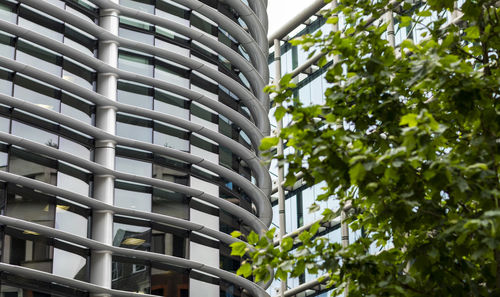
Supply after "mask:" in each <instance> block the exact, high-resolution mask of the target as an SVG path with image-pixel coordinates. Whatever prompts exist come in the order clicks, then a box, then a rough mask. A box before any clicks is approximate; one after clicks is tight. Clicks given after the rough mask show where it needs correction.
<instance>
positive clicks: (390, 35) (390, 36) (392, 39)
mask: <svg viewBox="0 0 500 297" xmlns="http://www.w3.org/2000/svg"><path fill="white" fill-rule="evenodd" d="M385 20H386V22H387V23H388V24H389V25H388V26H387V41H389V45H390V46H392V47H395V46H396V36H395V35H394V15H393V12H392V6H391V7H389V10H388V11H387V12H386V13H385Z"/></svg>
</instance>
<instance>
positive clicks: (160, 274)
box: [151, 263, 189, 297]
mask: <svg viewBox="0 0 500 297" xmlns="http://www.w3.org/2000/svg"><path fill="white" fill-rule="evenodd" d="M151 294H152V295H158V296H176V297H188V296H189V275H188V272H187V270H182V269H179V268H174V267H169V266H168V265H162V264H160V263H153V267H152V268H151Z"/></svg>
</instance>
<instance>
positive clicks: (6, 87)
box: [0, 49, 13, 96]
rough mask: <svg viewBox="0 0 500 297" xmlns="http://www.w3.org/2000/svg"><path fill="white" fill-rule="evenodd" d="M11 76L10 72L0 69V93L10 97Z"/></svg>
mask: <svg viewBox="0 0 500 297" xmlns="http://www.w3.org/2000/svg"><path fill="white" fill-rule="evenodd" d="M0 50H1V49H0ZM0 54H1V53H0ZM12 76H13V75H12V73H11V72H8V71H6V70H3V69H0V93H1V94H4V95H9V96H10V95H12Z"/></svg>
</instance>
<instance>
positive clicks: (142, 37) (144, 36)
mask: <svg viewBox="0 0 500 297" xmlns="http://www.w3.org/2000/svg"><path fill="white" fill-rule="evenodd" d="M118 35H120V36H121V37H123V38H127V39H131V40H133V41H135V42H142V43H146V44H150V45H153V44H154V36H153V34H148V33H143V32H139V31H136V30H130V29H127V28H124V27H123V26H121V27H120V29H119V30H118Z"/></svg>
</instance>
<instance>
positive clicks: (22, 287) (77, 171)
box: [0, 0, 272, 297]
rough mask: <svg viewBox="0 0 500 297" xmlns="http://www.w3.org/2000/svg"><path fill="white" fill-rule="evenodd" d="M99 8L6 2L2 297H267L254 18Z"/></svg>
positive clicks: (221, 11) (0, 44)
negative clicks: (251, 252)
mask: <svg viewBox="0 0 500 297" xmlns="http://www.w3.org/2000/svg"><path fill="white" fill-rule="evenodd" d="M108 2H109V3H108V4H109V5H108V6H106V7H99V3H100V2H99V1H93V0H64V1H63V0H50V1H48V0H47V1H27V2H24V1H16V0H0V260H1V262H0V296H2V297H4V296H5V297H14V296H19V297H21V296H89V295H94V294H103V296H112V295H114V294H118V293H120V294H123V293H124V292H130V293H141V294H149V295H156V296H179V297H184V296H186V297H187V296H200V295H201V294H203V295H204V296H207V297H217V296H226V297H227V296H248V294H250V295H251V296H266V293H265V291H264V289H263V288H260V287H256V286H255V285H254V284H253V283H252V282H251V281H250V280H247V279H244V278H241V277H237V278H236V279H233V278H232V277H228V275H227V274H226V273H225V272H224V271H223V270H226V271H230V272H232V273H235V271H236V270H237V269H238V267H239V265H240V259H239V258H236V257H233V256H231V255H230V248H229V244H231V243H232V242H233V240H232V239H231V238H230V237H229V236H227V234H229V233H231V232H232V231H234V230H240V231H242V232H243V233H248V232H250V230H255V231H257V232H265V230H266V229H267V227H268V226H269V224H270V223H271V214H272V211H271V206H270V204H269V198H268V197H269V191H270V178H269V175H268V173H267V170H266V169H265V167H264V165H262V164H261V162H260V160H259V157H258V145H259V143H258V141H257V140H260V138H261V137H262V135H263V134H266V133H268V131H269V123H268V122H267V119H266V118H265V116H262V114H264V115H265V113H266V112H267V108H266V106H269V102H268V101H266V96H265V95H263V94H262V90H261V88H258V87H257V86H260V85H259V84H262V82H263V81H267V78H268V75H269V74H268V72H267V69H265V68H264V69H262V67H261V69H258V67H257V66H258V65H265V61H266V57H265V56H264V55H263V54H262V52H261V51H260V52H259V51H258V50H257V49H260V48H262V47H263V46H266V45H263V44H259V43H258V42H257V41H256V40H263V37H265V36H263V35H262V34H261V35H258V34H257V33H256V32H257V31H256V30H253V29H252V30H249V32H248V31H247V30H248V27H247V25H246V22H247V21H248V20H250V19H251V20H258V21H259V22H263V23H266V22H265V18H267V16H266V15H262V14H260V13H257V12H253V10H252V8H253V7H256V6H257V7H258V6H259V5H262V3H261V2H260V1H249V2H250V4H249V3H247V2H246V1H245V2H242V3H240V4H241V5H243V6H241V5H238V6H237V7H232V6H230V4H227V3H226V2H224V1H220V2H219V1H214V0H202V1H181V0H175V1H171V0H113V1H108ZM184 2H186V3H184ZM257 2H259V4H256V3H257ZM201 6H208V7H209V8H210V9H208V10H207V9H200V7H201ZM243 7H246V9H243ZM247 9H250V10H249V11H251V12H252V13H251V14H248V13H243V12H245V11H247ZM259 11H265V9H264V10H261V9H259ZM241 15H245V16H244V17H243V16H241ZM221 24H222V25H221ZM227 24H230V25H227ZM259 34H260V33H259ZM264 34H265V32H264ZM248 40H251V42H249V41H248ZM242 65H243V66H245V65H246V66H245V67H246V68H245V69H244V71H243V70H241V69H242V67H241V66H242ZM256 70H257V71H256ZM257 78H258V79H259V80H258V82H256V81H257V80H256V79H257ZM255 106H258V108H255ZM259 110H260V111H259ZM259 112H260V113H261V114H259ZM259 219H260V220H259ZM228 237H229V239H228ZM72 280H78V281H82V282H88V283H92V284H94V285H95V286H94V287H93V288H91V289H89V288H88V287H85V286H81V285H79V283H75V282H72ZM244 290H245V291H246V292H247V293H243V291H244ZM118 291H124V292H118Z"/></svg>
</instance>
